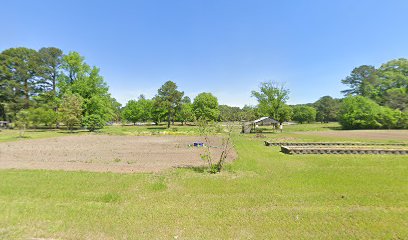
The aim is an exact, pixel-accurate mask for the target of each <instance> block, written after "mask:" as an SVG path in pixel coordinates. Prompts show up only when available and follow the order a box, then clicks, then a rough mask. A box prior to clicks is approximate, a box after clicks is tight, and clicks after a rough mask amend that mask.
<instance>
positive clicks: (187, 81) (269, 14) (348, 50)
mask: <svg viewBox="0 0 408 240" xmlns="http://www.w3.org/2000/svg"><path fill="white" fill-rule="evenodd" d="M1 9H2V11H1V14H0V23H1V35H0V51H2V50H4V49H7V48H10V47H19V46H24V47H29V48H34V49H39V48H41V47H49V46H55V47H59V48H61V49H62V50H63V51H64V52H69V51H77V52H79V53H81V54H82V55H83V56H85V58H86V61H87V63H89V64H90V65H95V66H98V67H100V68H101V73H102V75H103V76H104V78H105V80H106V81H107V82H108V84H109V86H110V90H111V93H112V95H113V96H114V97H115V98H116V99H118V100H119V101H120V102H121V103H126V101H127V100H129V99H132V98H137V96H138V95H140V94H142V93H143V94H145V95H146V96H147V97H153V96H154V95H155V94H156V91H157V89H158V88H159V87H160V86H161V85H162V84H163V83H164V82H165V81H167V80H172V81H174V82H176V83H177V84H178V86H179V88H180V90H183V91H184V92H185V94H186V95H188V96H190V97H192V98H193V97H194V96H195V95H197V94H198V93H200V92H203V91H206V92H212V93H213V94H215V95H216V96H217V97H218V99H219V102H220V104H228V105H232V106H243V105H244V104H256V101H255V99H253V98H251V94H250V93H251V90H255V89H257V87H258V86H259V83H260V82H262V81H268V80H274V81H280V82H285V83H286V86H287V87H288V88H289V89H290V91H291V94H290V100H289V103H291V104H296V103H307V102H314V101H316V100H317V99H318V98H320V97H321V96H324V95H331V96H333V97H341V94H340V91H341V90H343V89H344V88H345V86H343V85H342V84H341V82H340V81H341V79H343V78H344V77H346V76H347V75H348V74H349V73H350V72H351V70H352V69H353V68H354V67H356V66H359V65H363V64H370V65H374V66H377V67H378V66H379V65H380V64H381V63H384V62H386V61H388V60H391V59H395V58H400V57H408V28H407V23H408V14H407V12H408V1H403V0H401V1H393V0H388V1H374V0H372V1H367V0H354V1H351V0H342V1H323V0H322V1H317V0H298V1H295V0H288V1H273V0H269V1H257V0H251V1H250V0H247V1H241V0H224V1H222V0H217V1H212V0H206V1H199V0H190V1H183V0H173V1H170V0H167V1H159V0H146V1H120V0H116V1H85V0H83V1H62V0H61V1H46V0H38V1H28V0H27V1H19V0H12V1H2V2H1Z"/></svg>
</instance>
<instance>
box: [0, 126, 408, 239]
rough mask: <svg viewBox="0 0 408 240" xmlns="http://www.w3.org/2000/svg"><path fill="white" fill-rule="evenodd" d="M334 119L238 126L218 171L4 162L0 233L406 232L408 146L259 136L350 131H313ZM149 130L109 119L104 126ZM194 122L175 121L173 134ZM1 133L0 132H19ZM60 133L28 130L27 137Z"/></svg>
mask: <svg viewBox="0 0 408 240" xmlns="http://www.w3.org/2000/svg"><path fill="white" fill-rule="evenodd" d="M336 127H338V125H337V124H310V125H303V126H302V125H295V126H288V127H287V128H285V132H284V133H263V135H264V137H265V138H259V136H258V137H256V135H254V134H250V135H241V134H234V137H233V140H234V145H235V149H236V151H237V152H238V155H239V157H238V159H237V160H236V161H235V162H233V163H232V164H229V165H227V166H226V170H225V171H223V172H222V173H220V174H215V175H211V174H207V173H203V172H201V171H200V170H199V169H174V170H167V171H164V172H161V173H155V174H152V173H138V174H114V173H93V172H64V171H44V170H1V171H0V239H33V238H41V239H408V156H407V155H404V156H401V155H294V156H291V155H284V154H282V153H280V152H279V148H278V147H265V146H264V145H263V141H264V140H278V141H281V140H287V141H289V140H292V141H346V140H347V138H345V137H341V138H338V137H336V136H335V134H329V135H327V136H320V135H316V134H315V132H321V131H328V132H330V131H333V132H334V133H335V131H338V130H334V129H336ZM135 129H137V130H135ZM150 130H152V129H148V128H146V127H109V128H106V129H104V130H103V131H102V133H99V134H123V135H137V134H140V132H147V131H150ZM304 130H307V131H310V133H308V132H305V131H304ZM152 131H153V132H154V134H167V133H160V132H163V131H168V130H164V129H163V130H160V129H154V130H152ZM195 131H196V130H195V129H194V127H178V129H177V130H171V131H169V133H168V134H173V133H170V132H177V134H183V132H186V134H193V133H195ZM237 131H238V129H237ZM403 133H407V136H408V131H405V132H403ZM0 134H2V135H0V141H3V142H4V141H11V140H16V139H15V134H18V133H17V132H13V131H3V132H1V133H0ZM64 134H66V133H63V132H51V133H50V132H48V131H45V132H36V133H35V134H31V133H27V136H28V138H27V139H33V138H43V137H57V136H60V135H64ZM78 134H87V133H78ZM143 134H147V133H143ZM152 134H153V133H152ZM10 135H12V137H10ZM34 135H35V136H34ZM6 136H9V137H8V138H7V137H6ZM10 139H11V140H10ZM351 140H352V141H356V140H358V141H369V142H371V141H375V142H394V141H395V140H393V139H374V140H373V139H366V138H351ZM398 141H399V142H405V143H407V142H408V141H407V140H404V139H402V140H398ZM0 154H1V153H0ZM0 157H1V155H0Z"/></svg>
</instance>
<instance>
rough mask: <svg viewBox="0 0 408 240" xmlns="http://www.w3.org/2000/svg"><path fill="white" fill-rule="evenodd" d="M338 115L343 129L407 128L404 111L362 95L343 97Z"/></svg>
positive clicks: (407, 122) (407, 123)
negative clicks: (382, 104)
mask: <svg viewBox="0 0 408 240" xmlns="http://www.w3.org/2000/svg"><path fill="white" fill-rule="evenodd" d="M339 115H340V116H339V122H340V124H341V125H342V127H343V128H344V129H379V128H386V129H391V128H408V120H407V119H408V117H407V115H406V113H403V112H401V111H399V110H393V109H390V108H388V107H382V106H380V105H378V104H377V103H375V102H374V101H372V100H370V99H368V98H365V97H362V96H349V97H347V98H345V99H344V101H343V103H342V105H341V107H340V113H339Z"/></svg>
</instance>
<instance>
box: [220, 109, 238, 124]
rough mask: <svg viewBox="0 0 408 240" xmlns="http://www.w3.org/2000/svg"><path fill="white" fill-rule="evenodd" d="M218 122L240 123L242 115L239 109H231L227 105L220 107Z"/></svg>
mask: <svg viewBox="0 0 408 240" xmlns="http://www.w3.org/2000/svg"><path fill="white" fill-rule="evenodd" d="M219 110H220V117H219V120H220V121H240V120H241V117H242V114H241V111H242V110H241V109H240V108H239V107H231V106H228V105H220V106H219Z"/></svg>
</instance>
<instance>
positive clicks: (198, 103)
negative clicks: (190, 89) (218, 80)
mask: <svg viewBox="0 0 408 240" xmlns="http://www.w3.org/2000/svg"><path fill="white" fill-rule="evenodd" d="M193 109H194V114H195V116H196V118H197V120H203V121H216V120H217V119H218V117H219V115H220V110H219V108H218V99H217V98H216V97H215V96H214V95H212V94H211V93H206V92H203V93H200V94H198V95H197V96H196V97H195V98H194V102H193Z"/></svg>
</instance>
